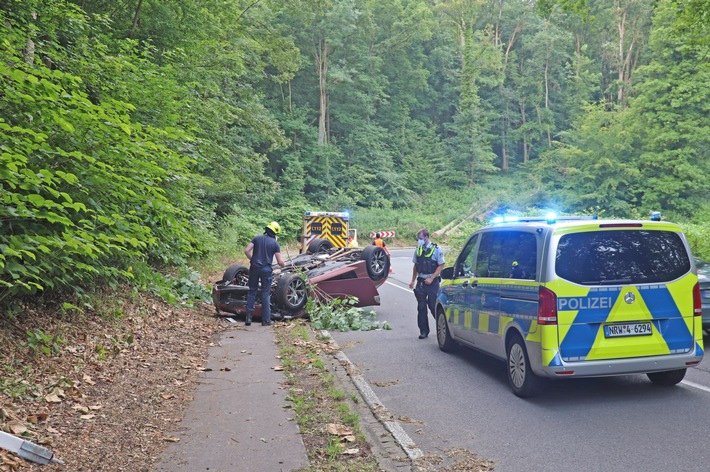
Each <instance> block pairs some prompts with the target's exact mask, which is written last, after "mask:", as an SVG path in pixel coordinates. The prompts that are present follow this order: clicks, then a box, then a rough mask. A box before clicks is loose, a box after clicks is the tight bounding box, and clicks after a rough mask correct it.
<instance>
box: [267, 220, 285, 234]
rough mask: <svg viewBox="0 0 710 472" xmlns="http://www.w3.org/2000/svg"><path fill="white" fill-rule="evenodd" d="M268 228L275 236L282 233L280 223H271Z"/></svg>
mask: <svg viewBox="0 0 710 472" xmlns="http://www.w3.org/2000/svg"><path fill="white" fill-rule="evenodd" d="M266 228H267V229H270V230H271V232H272V233H274V234H279V233H280V232H281V225H280V224H278V223H277V222H275V221H272V222H271V223H269V224H268V225H266Z"/></svg>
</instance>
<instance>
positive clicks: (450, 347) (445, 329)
mask: <svg viewBox="0 0 710 472" xmlns="http://www.w3.org/2000/svg"><path fill="white" fill-rule="evenodd" d="M436 342H437V343H439V349H441V350H442V351H444V352H453V351H454V350H455V349H456V342H455V341H454V340H453V338H452V337H451V332H450V331H449V325H448V323H447V322H446V315H445V314H444V311H443V310H441V309H439V311H438V312H437V314H436Z"/></svg>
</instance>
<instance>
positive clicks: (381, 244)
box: [374, 238, 385, 247]
mask: <svg viewBox="0 0 710 472" xmlns="http://www.w3.org/2000/svg"><path fill="white" fill-rule="evenodd" d="M374 244H375V246H380V247H385V242H384V241H383V240H382V239H381V238H380V239H375V243H374Z"/></svg>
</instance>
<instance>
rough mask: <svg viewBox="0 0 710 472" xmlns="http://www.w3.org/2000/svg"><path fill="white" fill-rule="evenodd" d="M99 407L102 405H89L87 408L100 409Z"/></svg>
mask: <svg viewBox="0 0 710 472" xmlns="http://www.w3.org/2000/svg"><path fill="white" fill-rule="evenodd" d="M101 408H103V406H101V405H89V410H93V411H96V410H100V409H101Z"/></svg>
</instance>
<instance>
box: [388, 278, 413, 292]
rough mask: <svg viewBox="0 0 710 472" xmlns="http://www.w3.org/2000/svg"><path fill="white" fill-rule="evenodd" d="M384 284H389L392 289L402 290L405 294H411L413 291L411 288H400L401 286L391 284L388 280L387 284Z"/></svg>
mask: <svg viewBox="0 0 710 472" xmlns="http://www.w3.org/2000/svg"><path fill="white" fill-rule="evenodd" d="M385 283H386V284H390V285H391V286H393V287H397V288H398V289H400V290H404V291H405V292H410V293H411V292H413V290H412V289H411V288H408V287H407V288H404V287H402V286H400V285H397V284H393V283H392V282H390V281H389V280H388V281H387V282H385Z"/></svg>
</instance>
